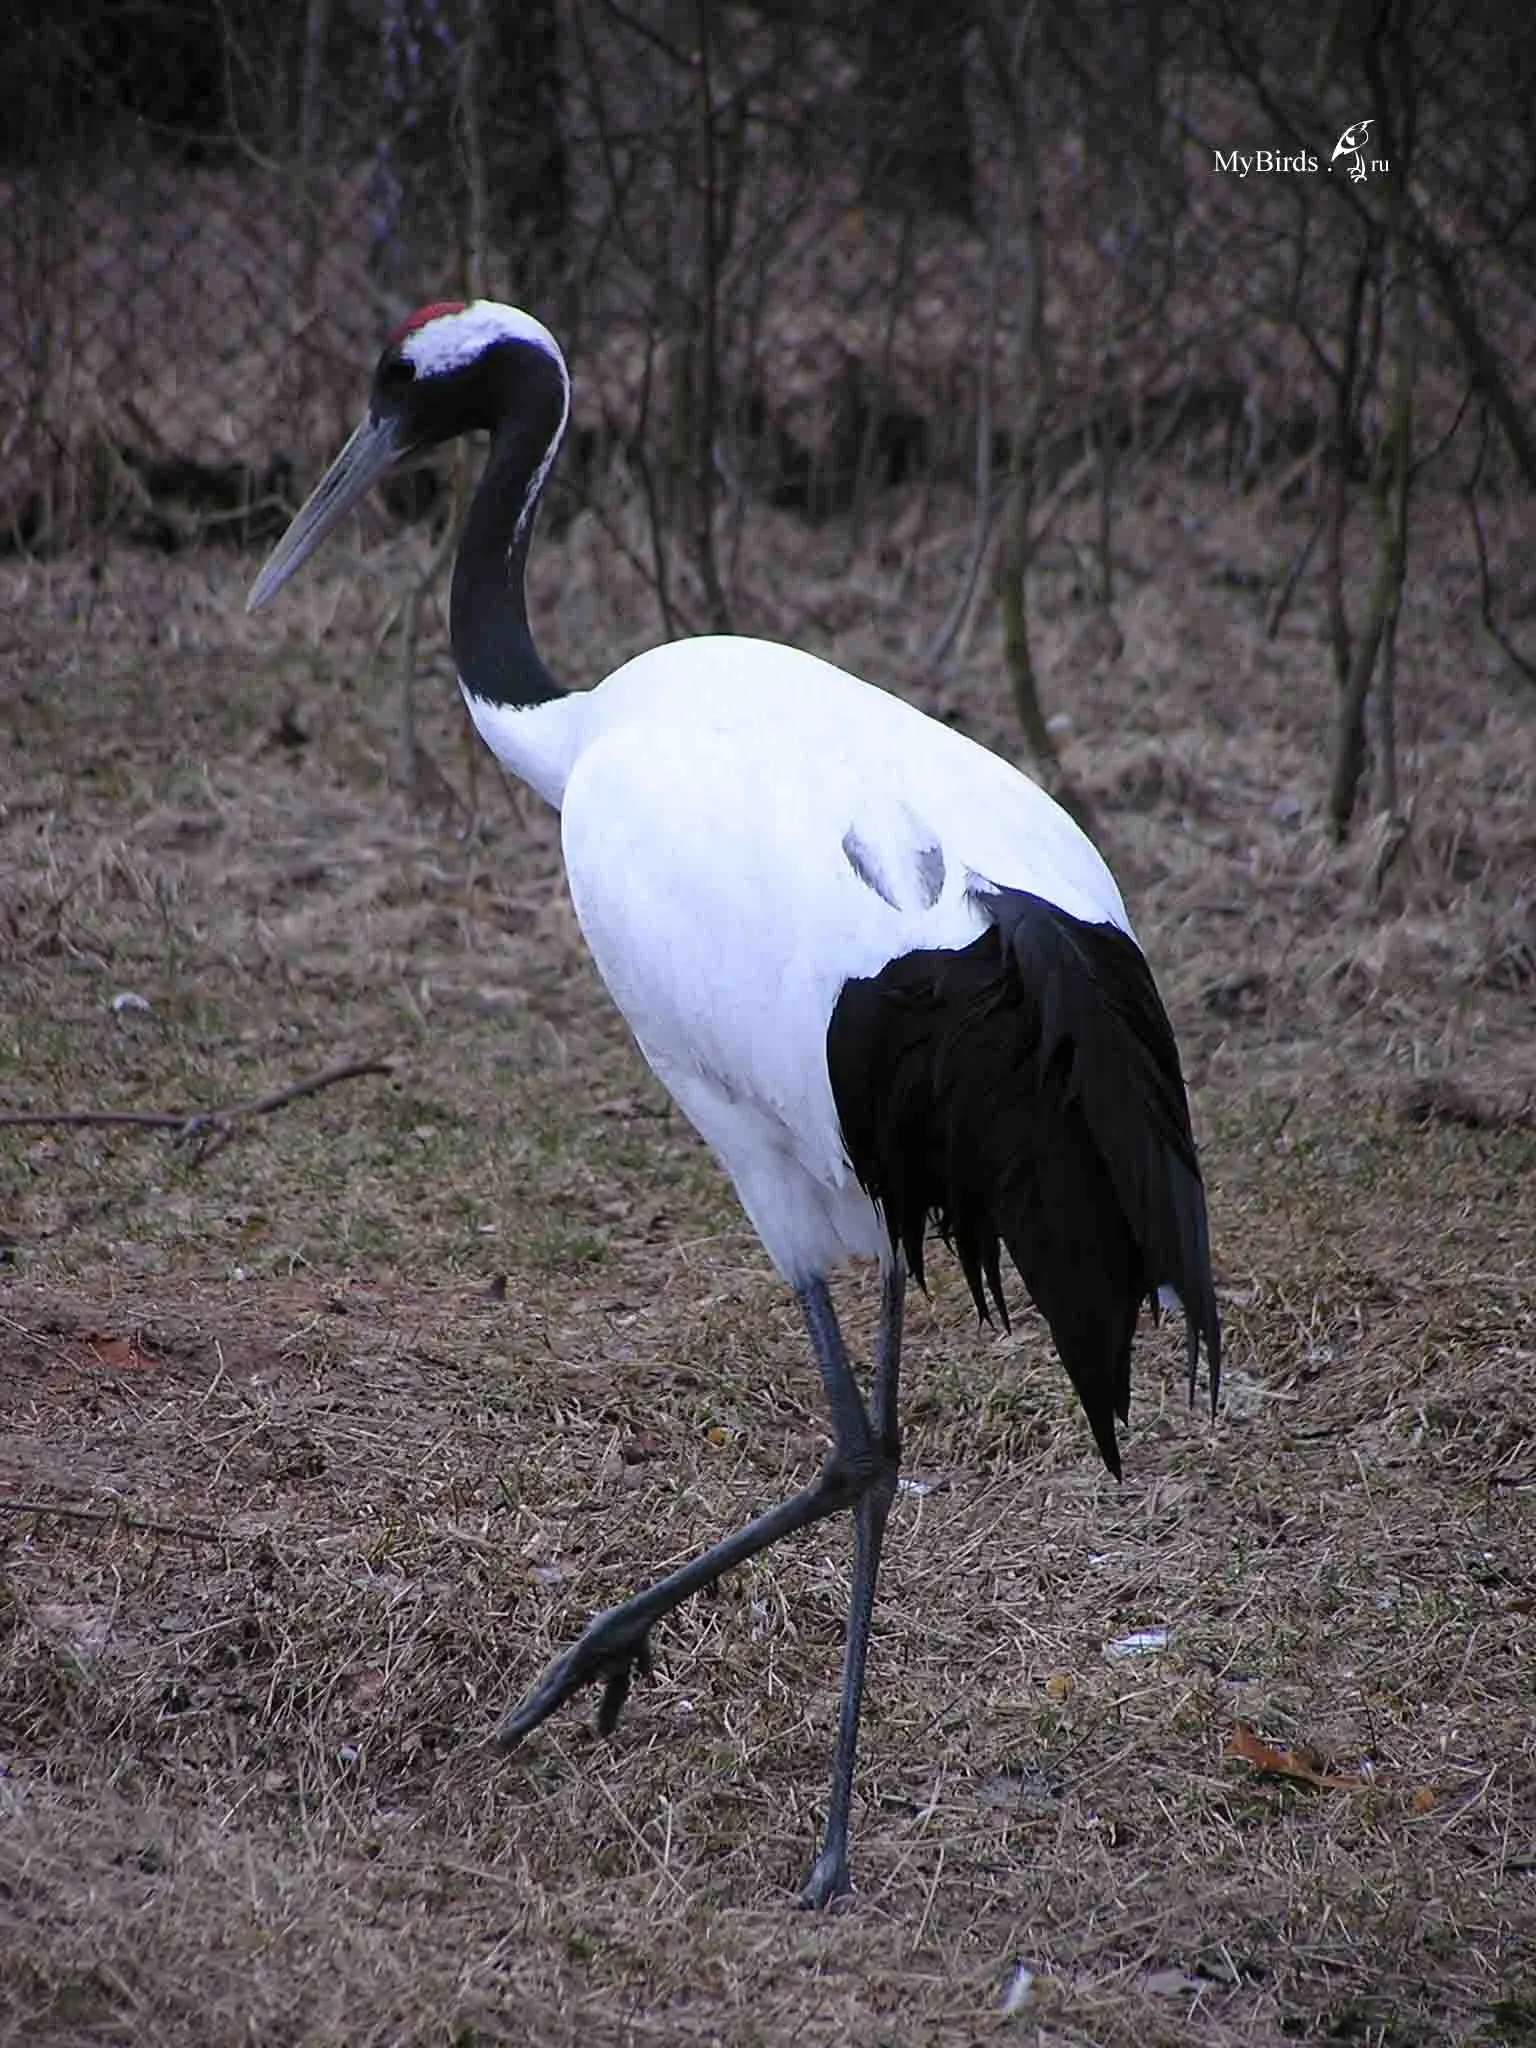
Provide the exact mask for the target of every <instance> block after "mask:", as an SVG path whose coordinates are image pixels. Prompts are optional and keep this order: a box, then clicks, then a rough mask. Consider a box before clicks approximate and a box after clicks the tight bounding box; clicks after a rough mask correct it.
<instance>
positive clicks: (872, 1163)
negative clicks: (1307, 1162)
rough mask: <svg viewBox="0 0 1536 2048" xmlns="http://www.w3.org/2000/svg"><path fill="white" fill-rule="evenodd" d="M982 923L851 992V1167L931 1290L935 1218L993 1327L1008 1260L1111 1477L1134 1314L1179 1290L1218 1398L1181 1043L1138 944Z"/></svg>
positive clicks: (1027, 904) (845, 1041)
mask: <svg viewBox="0 0 1536 2048" xmlns="http://www.w3.org/2000/svg"><path fill="white" fill-rule="evenodd" d="M980 900H981V901H983V903H984V904H985V907H986V908H987V910H988V911H989V913H990V915H991V917H992V920H993V921H992V923H991V925H990V926H989V928H988V929H987V930H986V931H985V932H984V933H983V934H982V935H981V937H980V938H978V939H976V940H974V941H973V942H972V943H971V944H970V945H969V946H966V947H964V948H963V949H960V950H957V951H952V952H950V951H927V952H917V953H908V954H904V955H902V956H901V957H900V958H899V959H896V960H892V961H891V962H890V963H889V964H888V965H887V966H886V967H884V968H882V970H881V971H880V973H879V974H877V975H874V976H872V977H870V978H869V979H867V980H857V981H850V982H849V983H847V985H846V986H845V987H844V989H843V990H842V992H841V994H840V996H839V998H838V1001H837V1004H836V1006H835V1008H834V1010H833V1014H832V1021H831V1024H830V1025H829V1027H828V1031H827V1065H828V1071H829V1074H830V1077H831V1082H832V1096H833V1101H834V1102H835V1104H836V1106H837V1113H838V1118H839V1120H840V1123H841V1125H842V1132H843V1141H844V1143H845V1144H846V1146H847V1148H848V1156H849V1159H850V1160H851V1162H852V1164H853V1169H854V1172H855V1173H856V1174H857V1175H858V1178H859V1180H860V1182H861V1183H862V1185H863V1186H864V1188H865V1189H866V1190H867V1191H868V1193H869V1194H870V1195H871V1197H872V1198H873V1199H874V1200H875V1201H876V1202H877V1203H878V1204H879V1206H880V1209H881V1211H882V1214H883V1215H884V1218H885V1223H886V1228H887V1230H888V1231H889V1233H890V1238H891V1244H892V1247H893V1248H894V1249H897V1250H899V1251H900V1252H901V1253H902V1254H903V1255H904V1257H905V1259H906V1262H907V1265H908V1268H909V1269H910V1271H911V1272H912V1274H913V1276H914V1278H916V1279H917V1280H918V1281H919V1282H921V1281H922V1279H923V1245H924V1238H925V1236H926V1232H927V1229H928V1226H929V1224H930V1222H931V1223H932V1224H934V1225H935V1226H936V1227H937V1229H938V1230H939V1232H940V1234H941V1235H942V1236H943V1237H944V1238H945V1239H946V1240H947V1241H948V1242H949V1243H951V1244H952V1245H953V1246H954V1248H955V1251H956V1253H957V1254H958V1256H959V1259H960V1264H961V1268H962V1270H963V1271H964V1273H965V1277H966V1280H967V1282H968V1283H969V1285H970V1289H971V1293H972V1295H973V1296H974V1298H975V1302H976V1307H977V1311H978V1313H979V1314H980V1315H982V1316H983V1317H986V1316H988V1315H989V1314H990V1312H991V1310H992V1309H993V1308H995V1309H996V1312H997V1314H998V1315H999V1317H1000V1318H1001V1319H1002V1322H1003V1324H1004V1327H1006V1326H1007V1321H1008V1311H1007V1306H1006V1303H1005V1301H1004V1298H1003V1286H1002V1272H1001V1249H1002V1248H1003V1247H1006V1248H1007V1251H1008V1254H1009V1256H1010V1257H1011V1259H1012V1260H1013V1263H1014V1265H1015V1266H1016V1267H1017V1268H1018V1271H1019V1274H1020V1277H1021V1278H1022V1279H1023V1282H1024V1285H1025V1287H1026V1288H1027V1289H1028V1291H1029V1294H1030V1297H1031V1299H1032V1300H1033V1301H1034V1303H1035V1305H1036V1307H1037V1308H1038V1309H1039V1310H1040V1312H1041V1313H1042V1314H1043V1315H1044V1317H1045V1319H1046V1322H1047V1323H1048V1324H1049V1326H1050V1330H1051V1335H1052V1337H1053V1338H1054V1340H1055V1344H1056V1349H1057V1351H1058V1352H1059V1353H1060V1356H1061V1360H1062V1363H1063V1365H1065V1367H1066V1369H1067V1372H1068V1374H1069V1375H1070V1376H1071V1380H1072V1384H1073V1386H1074V1387H1075V1388H1076V1389H1077V1392H1078V1396H1079V1398H1080V1399H1081V1401H1082V1404H1083V1407H1084V1410H1085V1411H1086V1413H1087V1416H1088V1420H1089V1423H1090V1425H1091V1427H1092V1429H1093V1434H1094V1440H1095V1441H1096V1443H1097V1444H1098V1447H1099V1450H1100V1452H1101V1453H1102V1455H1103V1458H1104V1462H1105V1463H1106V1464H1107V1465H1108V1466H1109V1468H1110V1470H1111V1471H1112V1472H1115V1473H1118V1472H1119V1470H1120V1455H1119V1450H1118V1447H1117V1444H1116V1441H1115V1420H1116V1418H1117V1417H1118V1418H1119V1419H1120V1420H1121V1421H1124V1420H1125V1417H1126V1414H1127V1410H1128V1407H1129V1403H1130V1371H1131V1341H1132V1338H1133V1337H1134V1335H1135V1330H1136V1323H1137V1318H1138V1315H1139V1313H1140V1309H1141V1304H1142V1303H1143V1302H1144V1301H1146V1300H1147V1299H1148V1298H1149V1297H1150V1298H1151V1299H1152V1300H1153V1302H1154V1305H1155V1301H1156V1294H1157V1290H1158V1289H1159V1288H1160V1287H1164V1286H1167V1287H1172V1288H1173V1289H1174V1290H1175V1292H1176V1293H1177V1294H1178V1297H1179V1300H1180V1302H1181V1303H1182V1304H1183V1308H1184V1316H1185V1323H1186V1328H1187V1331H1188V1351H1189V1371H1190V1384H1191V1390H1193V1385H1194V1374H1195V1369H1196V1366H1197V1364H1198V1362H1199V1355H1200V1350H1201V1348H1202V1346H1203V1347H1204V1350H1205V1354H1206V1357H1207V1359H1208V1360H1209V1363H1210V1370H1211V1399H1212V1402H1213V1403H1214V1401H1215V1398H1216V1388H1217V1380H1218V1375H1219V1371H1220V1361H1221V1330H1220V1324H1219V1321H1218V1318H1217V1313H1216V1299H1215V1292H1214V1289H1213V1286H1212V1281H1211V1262H1210V1240H1209V1232H1208V1225H1207V1220H1206V1208H1205V1189H1204V1186H1203V1184H1202V1182H1201V1178H1200V1166H1199V1161H1198V1160H1197V1158H1196V1155H1195V1144H1194V1137H1193V1134H1192V1132H1191V1130H1190V1123H1189V1105H1188V1100H1187V1098H1186V1095H1185V1091H1184V1076H1183V1072H1182V1070H1181V1068H1180V1065H1179V1054H1178V1048H1177V1046H1176V1045H1175V1043H1174V1037H1173V1030H1172V1027H1171V1025H1170V1024H1169V1022H1168V1016H1167V1012H1166V1011H1165V1010H1164V1008H1163V1005H1162V1001H1161V999H1160V997H1159V996H1158V993H1157V988H1156V985H1155V983H1154V982H1153V979H1152V974H1151V970H1150V969H1149V968H1148V966H1147V963H1146V960H1145V958H1144V957H1143V955H1142V952H1141V949H1140V947H1139V946H1137V944H1136V942H1135V940H1134V939H1132V938H1130V937H1129V936H1128V935H1127V934H1126V933H1125V932H1122V931H1120V930H1118V929H1117V928H1116V927H1115V926H1113V925H1104V924H1088V923H1086V922H1084V921H1082V920H1080V919H1077V918H1073V917H1069V916H1068V915H1067V914H1066V912H1064V911H1062V910H1059V909H1057V908H1056V906H1055V905H1054V904H1050V903H1047V902H1045V901H1044V900H1043V899H1042V898H1040V897H1038V896H1032V895H1029V894H1027V893H1026V892H1024V891H1021V890H1011V889H999V890H996V891H995V892H989V893H988V894H987V895H986V896H985V897H983V898H981V899H980Z"/></svg>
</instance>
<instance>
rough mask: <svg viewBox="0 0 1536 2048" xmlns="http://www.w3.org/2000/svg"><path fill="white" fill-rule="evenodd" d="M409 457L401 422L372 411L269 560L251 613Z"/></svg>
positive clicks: (254, 589) (253, 594)
mask: <svg viewBox="0 0 1536 2048" xmlns="http://www.w3.org/2000/svg"><path fill="white" fill-rule="evenodd" d="M404 453H405V450H404V448H403V447H402V446H401V443H400V439H399V430H398V428H397V427H396V425H395V422H394V421H393V420H387V419H375V418H374V416H373V414H372V413H370V414H369V415H368V417H367V418H366V419H365V420H364V421H363V422H362V424H361V426H359V427H358V429H357V431H356V432H355V433H354V434H353V436H352V438H351V440H350V441H348V443H347V445H346V447H345V448H343V449H342V451H341V453H340V454H339V455H338V456H337V458H336V460H335V461H334V462H333V463H332V464H331V466H330V468H329V469H328V470H327V471H326V472H325V475H324V476H323V477H321V479H320V481H319V483H317V484H316V485H315V488H314V489H313V490H312V491H311V492H310V494H309V496H308V497H307V498H306V499H305V500H304V503H303V504H302V505H301V506H300V507H299V510H298V511H297V512H296V513H295V514H294V515H293V524H292V525H291V526H290V527H289V529H288V531H287V532H286V533H285V534H284V535H283V537H282V539H281V540H280V541H279V542H278V544H277V546H276V547H275V548H274V549H273V550H272V552H271V554H270V555H269V556H268V557H267V560H266V564H265V566H264V567H263V569H262V572H261V574H260V575H259V576H258V577H257V578H256V581H255V582H254V583H253V584H252V585H251V594H250V596H249V597H248V598H247V599H246V600H245V608H246V610H247V611H248V612H253V611H255V610H256V609H257V607H258V606H259V605H264V604H265V603H266V601H267V599H268V598H269V597H271V595H272V594H273V592H274V591H276V590H280V589H281V588H282V586H283V585H284V584H285V583H286V582H287V581H288V578H289V577H290V576H291V575H292V574H293V572H294V571H295V569H297V568H299V567H301V566H302V564H303V563H305V562H307V561H308V560H309V558H310V556H311V555H312V554H313V553H314V552H315V549H316V548H317V547H319V545H320V543H321V541H323V540H324V539H325V537H326V535H327V534H328V533H329V532H330V530H331V528H332V527H333V526H335V525H336V524H337V522H338V521H339V520H341V519H342V518H344V517H345V515H346V514H347V513H348V512H350V511H351V510H352V507H353V506H354V505H355V504H356V503H357V501H358V500H359V498H362V497H364V496H366V494H367V492H368V491H369V489H370V488H371V487H372V486H373V485H374V484H375V483H376V482H377V481H378V479H379V478H380V477H381V476H382V475H383V474H384V472H385V470H386V469H388V468H389V467H390V465H391V463H394V462H396V461H398V460H399V458H400V456H401V455H403V454H404Z"/></svg>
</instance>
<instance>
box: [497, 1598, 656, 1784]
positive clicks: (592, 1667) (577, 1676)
mask: <svg viewBox="0 0 1536 2048" xmlns="http://www.w3.org/2000/svg"><path fill="white" fill-rule="evenodd" d="M637 1671H638V1672H639V1673H640V1675H641V1676H642V1677H643V1678H649V1677H650V1675H651V1630H650V1624H649V1622H646V1621H639V1620H630V1619H628V1618H626V1617H625V1614H624V1610H623V1608H621V1607H611V1608H609V1609H608V1611H607V1613H606V1614H599V1615H597V1616H595V1617H594V1618H593V1620H591V1621H589V1622H588V1623H587V1626H586V1627H585V1629H583V1631H582V1633H581V1634H580V1635H579V1636H578V1637H577V1638H576V1640H575V1642H574V1643H572V1645H571V1647H570V1648H569V1649H568V1650H565V1651H562V1652H561V1654H560V1655H559V1656H558V1657H557V1658H556V1659H555V1660H554V1662H553V1663H552V1664H551V1665H550V1666H549V1667H548V1668H547V1670H546V1671H545V1672H544V1675H543V1677H542V1678H540V1680H539V1682H538V1684H537V1685H536V1686H535V1687H534V1688H533V1690H532V1692H530V1693H529V1694H528V1695H527V1696H526V1698H524V1699H523V1700H522V1701H521V1702H520V1703H519V1705H517V1706H515V1707H514V1708H513V1709H512V1711H511V1713H509V1714H508V1715H506V1716H505V1718H504V1719H503V1720H502V1721H501V1722H499V1723H498V1725H497V1728H496V1731H495V1733H494V1734H493V1735H492V1737H491V1742H492V1744H493V1745H494V1747H495V1748H497V1749H516V1747H517V1745H518V1744H519V1743H520V1742H521V1741H522V1739H523V1737H524V1736H525V1735H529V1734H531V1733H532V1731H533V1730H534V1729H535V1728H537V1727H538V1725H539V1723H540V1722H541V1721H547V1720H548V1718H549V1716H550V1715H551V1714H552V1713H553V1712H554V1711H555V1709H556V1707H559V1706H563V1705H564V1703H565V1702H566V1701H567V1700H568V1699H569V1698H570V1696H571V1694H572V1693H573V1692H579V1691H580V1689H581V1688H582V1686H584V1685H591V1684H593V1683H595V1682H597V1681H598V1680H601V1681H602V1687H603V1698H602V1704H601V1705H600V1706H599V1708H598V1710H597V1729H598V1733H599V1734H600V1735H611V1734H612V1733H613V1731H614V1729H615V1727H616V1726H617V1725H618V1719H619V1715H620V1714H621V1713H622V1712H623V1711H624V1702H625V1701H626V1700H627V1699H628V1698H629V1688H630V1686H631V1684H632V1683H633V1681H634V1676H635V1673H636V1672H637Z"/></svg>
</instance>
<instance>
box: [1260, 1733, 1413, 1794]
mask: <svg viewBox="0 0 1536 2048" xmlns="http://www.w3.org/2000/svg"><path fill="white" fill-rule="evenodd" d="M1222 1755H1223V1756H1225V1757H1230V1758H1231V1759H1232V1760H1233V1761H1234V1762H1236V1763H1243V1764H1250V1765H1251V1766H1252V1767H1253V1769H1254V1770H1256V1771H1259V1772H1261V1773H1262V1774H1263V1775H1264V1776H1265V1777H1267V1778H1295V1779H1298V1780H1299V1781H1300V1782H1301V1783H1302V1784H1303V1785H1317V1786H1320V1787H1321V1788H1322V1789H1323V1790H1324V1791H1325V1792H1361V1791H1364V1789H1365V1788H1366V1786H1367V1785H1373V1784H1375V1783H1376V1782H1377V1780H1375V1779H1373V1778H1362V1777H1361V1776H1360V1774H1359V1773H1358V1772H1357V1771H1348V1772H1345V1771H1325V1770H1324V1769H1323V1767H1322V1764H1321V1761H1320V1760H1319V1759H1318V1758H1317V1757H1314V1756H1312V1755H1310V1754H1309V1753H1308V1752H1307V1751H1306V1750H1302V1749H1278V1748H1276V1746H1275V1745H1274V1743H1272V1742H1266V1741H1265V1740H1264V1738H1263V1736H1262V1735H1255V1734H1254V1732H1253V1730H1252V1729H1251V1728H1250V1727H1248V1725H1247V1724H1246V1723H1245V1722H1243V1721H1234V1722H1233V1723H1232V1726H1231V1728H1230V1729H1229V1730H1228V1732H1227V1740H1226V1744H1225V1746H1224V1747H1223V1749H1222Z"/></svg>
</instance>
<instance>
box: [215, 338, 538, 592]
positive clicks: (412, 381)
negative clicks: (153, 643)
mask: <svg viewBox="0 0 1536 2048" xmlns="http://www.w3.org/2000/svg"><path fill="white" fill-rule="evenodd" d="M570 402H571V384H570V377H569V375H568V374H567V372H566V367H565V358H564V356H563V355H562V354H561V353H560V346H559V343H558V342H557V341H556V340H555V337H554V336H553V335H552V334H551V333H550V331H549V329H548V328H547V327H545V326H544V325H543V324H542V323H541V322H540V321H538V320H535V319H534V318H533V316H532V314H530V313H521V312H519V311H518V309H517V308H516V307H515V306H501V305H497V304H496V303H495V301H494V300H491V299H476V300H474V301H473V303H472V304H470V305H463V304H461V303H460V302H459V301H458V300H440V301H439V302H438V303H437V304H435V305H431V306H423V307H421V308H420V309H419V311H417V312H415V313H412V314H411V316H410V318H409V319H408V320H402V321H401V323H400V325H399V326H398V327H397V328H396V329H395V330H394V332H393V333H392V334H391V335H390V337H389V339H388V341H387V342H386V343H385V345H384V352H383V354H382V355H381V356H380V357H379V360H378V364H377V367H376V368H375V370H374V373H373V388H372V390H371V391H370V393H369V396H368V411H367V413H366V415H365V416H364V418H363V420H362V422H361V423H360V425H359V426H358V427H357V429H356V431H355V432H354V433H353V435H352V438H351V439H350V440H349V441H348V442H347V445H346V446H345V447H344V448H343V449H342V451H341V453H340V454H339V455H338V456H337V457H336V460H335V461H334V462H333V463H332V464H331V466H330V468H329V469H328V470H327V471H326V472H325V475H324V476H323V477H321V479H320V481H319V483H317V484H316V485H315V488H314V489H313V490H312V491H311V492H310V494H309V496H308V498H306V499H305V501H304V503H303V505H302V506H301V507H300V508H299V510H298V511H297V512H296V513H295V514H294V517H293V523H292V525H290V527H289V528H288V531H287V532H286V533H285V534H284V535H283V537H282V539H281V540H280V541H279V542H278V544H277V546H276V547H275V548H274V549H273V550H272V553H271V555H270V556H269V557H268V559H267V562H266V564H265V566H264V567H263V569H262V571H261V574H260V575H259V576H258V577H257V578H256V581H255V582H254V583H253V584H252V585H251V593H250V596H249V597H248V598H247V599H246V601H245V608H246V610H247V611H252V612H253V611H255V610H256V608H257V606H258V605H263V604H265V603H266V601H267V599H268V598H269V597H271V596H272V594H273V592H274V591H276V590H278V589H279V588H281V586H282V585H283V584H284V583H286V582H287V580H288V578H289V577H290V576H291V575H292V574H293V573H294V571H295V570H296V569H297V568H298V567H299V566H300V564H301V563H303V562H306V561H308V559H309V557H310V556H311V555H312V554H313V553H314V551H315V549H316V548H317V547H319V545H320V543H321V542H322V541H323V540H324V539H325V537H326V535H327V534H328V533H329V532H330V531H331V529H332V528H333V527H334V526H335V525H337V523H338V522H339V521H340V520H341V518H342V517H343V515H344V514H346V513H347V512H350V511H351V509H352V507H353V506H354V505H355V504H356V503H357V502H358V500H359V499H360V498H361V497H363V496H364V494H365V493H366V492H367V491H368V490H369V489H370V487H371V486H372V485H373V484H375V483H376V482H377V481H378V479H379V478H380V477H381V476H382V475H383V474H384V472H385V471H386V470H388V469H393V468H394V467H395V466H396V465H397V464H400V463H404V462H408V461H410V460H411V458H412V457H413V456H418V455H424V454H426V453H427V451H428V450H429V449H432V448H436V447H439V446H440V445H441V444H442V443H443V442H444V441H451V440H454V439H455V438H456V437H457V436H458V435H460V434H472V433H475V432H476V431H479V430H484V431H487V432H489V431H492V430H494V429H496V428H499V427H502V426H504V425H505V424H506V423H507V422H508V421H513V422H515V423H516V425H517V427H518V429H519V431H520V432H521V433H522V434H524V435H525V436H526V439H527V444H528V451H529V453H528V468H529V473H530V479H531V481H530V484H529V488H528V503H529V504H531V503H532V501H533V499H534V498H535V497H537V495H538V492H539V489H540V486H541V485H542V484H543V482H544V478H545V476H546V474H547V473H548V470H549V465H550V463H551V462H552V461H553V460H554V457H555V450H556V449H557V448H558V447H559V445H560V436H561V434H562V433H563V432H564V431H565V422H566V418H567V416H568V414H569V412H570Z"/></svg>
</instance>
